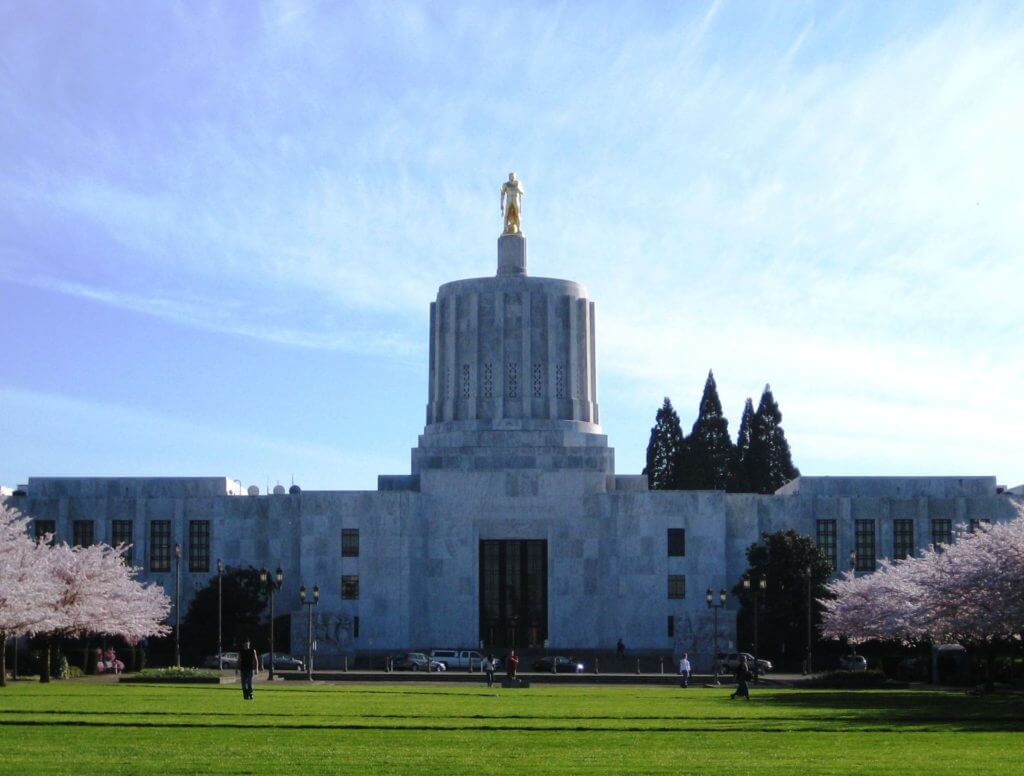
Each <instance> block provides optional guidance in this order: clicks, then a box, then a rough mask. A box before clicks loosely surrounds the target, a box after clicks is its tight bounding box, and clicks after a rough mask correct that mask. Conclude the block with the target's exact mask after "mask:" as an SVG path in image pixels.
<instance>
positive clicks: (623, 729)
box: [3, 720, 946, 736]
mask: <svg viewBox="0 0 1024 776" xmlns="http://www.w3.org/2000/svg"><path fill="white" fill-rule="evenodd" d="M733 721H735V720H733ZM3 724H4V726H5V727H7V728H12V729H13V728H54V729H55V730H56V729H61V728H63V729H70V728H91V729H102V728H107V729H122V730H188V729H194V730H210V731H217V730H251V731H255V730H262V731H267V732H273V733H276V734H284V733H288V732H291V731H305V732H308V731H342V730H344V731H376V732H387V733H389V734H394V733H401V732H404V731H409V732H425V731H430V732H434V733H440V732H448V731H450V732H453V733H459V732H472V733H476V734H481V733H489V732H495V733H604V734H607V733H629V734H631V735H635V734H637V733H673V734H679V733H720V734H722V735H729V736H734V735H737V734H744V735H749V734H754V735H757V734H767V735H772V734H782V735H793V734H804V733H825V734H833V735H845V734H847V732H854V731H844V730H842V729H840V728H837V727H836V726H835V725H830V726H827V727H825V726H820V727H813V726H800V727H798V728H796V729H794V728H793V727H792V726H791V725H787V726H784V727H778V728H764V729H757V730H752V729H751V728H749V727H742V728H730V727H724V726H716V727H710V726H703V727H696V726H686V727H672V726H667V725H665V726H651V725H614V726H596V725H483V724H480V723H479V722H477V723H474V724H466V725H374V724H361V723H358V722H353V723H329V724H301V725H265V724H242V723H219V724H214V725H203V724H200V723H196V722H115V721H112V720H111V721H106V722H103V721H94V720H74V721H56V720H55V721H49V720H16V721H13V722H11V721H7V722H4V723H3ZM855 732H857V733H865V734H868V735H870V734H875V733H885V734H889V733H900V732H904V730H903V728H902V727H901V726H898V725H897V726H889V727H872V728H868V729H858V730H856V731H855ZM915 732H926V733H943V732H946V731H945V730H926V731H915Z"/></svg>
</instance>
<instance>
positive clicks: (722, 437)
mask: <svg viewBox="0 0 1024 776" xmlns="http://www.w3.org/2000/svg"><path fill="white" fill-rule="evenodd" d="M732 461H733V445H732V440H731V439H730V438H729V421H728V420H726V418H725V415H724V414H723V413H722V402H721V401H720V400H719V398H718V386H717V385H715V375H714V372H710V371H709V372H708V379H707V381H706V382H705V383H704V395H703V396H702V397H701V400H700V410H699V412H698V413H697V420H696V421H694V424H693V430H692V431H691V432H690V436H688V437H687V438H686V445H685V447H684V452H683V453H682V455H681V459H680V465H679V468H678V472H679V478H680V479H679V482H680V484H679V487H680V488H682V489H683V490H725V489H726V486H727V485H728V484H729V474H730V469H731V467H732Z"/></svg>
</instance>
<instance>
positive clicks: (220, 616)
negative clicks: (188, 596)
mask: <svg viewBox="0 0 1024 776" xmlns="http://www.w3.org/2000/svg"><path fill="white" fill-rule="evenodd" d="M223 637H224V563H223V562H222V561H221V559H220V558H217V667H218V668H219V669H220V670H221V671H223V670H224V640H223Z"/></svg>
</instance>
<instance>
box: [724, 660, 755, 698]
mask: <svg viewBox="0 0 1024 776" xmlns="http://www.w3.org/2000/svg"><path fill="white" fill-rule="evenodd" d="M752 678H753V674H751V673H750V669H749V668H747V659H746V658H742V659H741V660H740V664H739V666H737V668H736V692H734V693H733V694H732V695H730V696H729V698H735V697H737V696H743V697H744V698H746V699H747V700H748V701H749V700H750V687H749V686H748V685H747V682H749V681H750V680H751V679H752Z"/></svg>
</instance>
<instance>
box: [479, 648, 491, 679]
mask: <svg viewBox="0 0 1024 776" xmlns="http://www.w3.org/2000/svg"><path fill="white" fill-rule="evenodd" d="M480 667H481V668H482V669H483V671H484V673H485V674H487V686H488V687H493V686H494V655H492V654H490V653H489V652H488V653H487V657H485V658H484V662H483V663H481V664H480Z"/></svg>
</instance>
